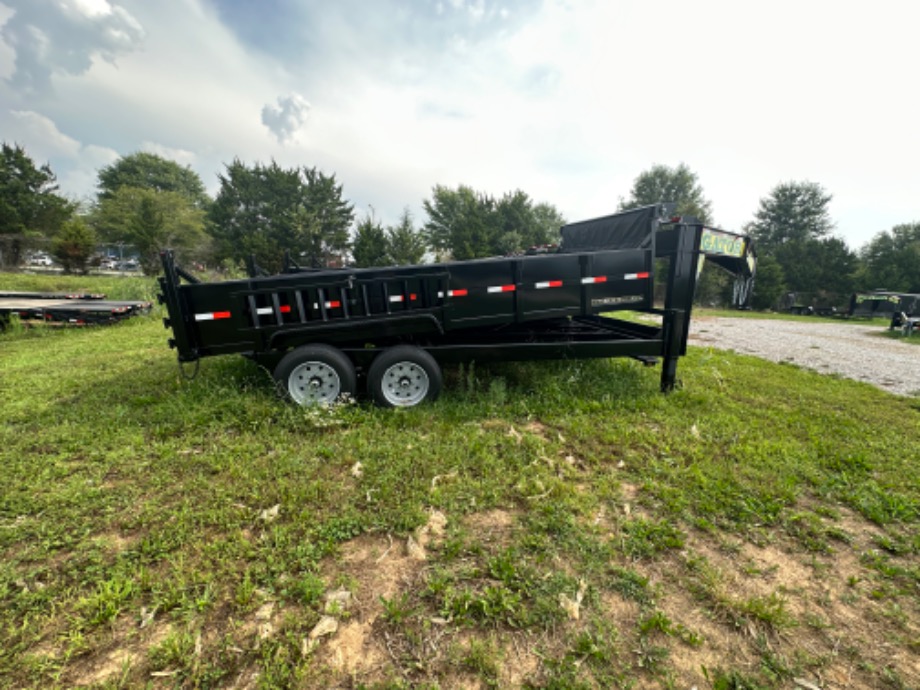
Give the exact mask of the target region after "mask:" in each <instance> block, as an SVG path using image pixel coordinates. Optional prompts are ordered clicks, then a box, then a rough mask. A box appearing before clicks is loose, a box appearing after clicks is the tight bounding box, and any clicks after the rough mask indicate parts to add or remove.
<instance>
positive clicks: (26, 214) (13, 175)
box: [0, 142, 76, 266]
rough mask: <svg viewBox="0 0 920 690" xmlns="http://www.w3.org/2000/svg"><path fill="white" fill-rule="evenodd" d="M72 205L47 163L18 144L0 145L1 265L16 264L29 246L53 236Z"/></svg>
mask: <svg viewBox="0 0 920 690" xmlns="http://www.w3.org/2000/svg"><path fill="white" fill-rule="evenodd" d="M75 209H76V204H74V203H73V202H71V201H68V200H67V199H65V198H64V197H62V196H60V195H59V194H58V187H57V178H56V177H55V175H54V173H53V172H52V171H51V167H50V166H49V165H47V164H46V165H43V166H40V167H39V166H36V165H35V163H34V162H33V160H32V159H31V158H30V157H29V156H28V154H27V153H26V151H25V149H24V148H22V147H21V146H19V145H18V144H16V145H10V144H7V143H6V142H4V143H3V144H2V146H0V266H17V265H18V264H19V263H20V262H21V261H22V257H23V252H24V251H25V250H26V249H27V248H28V247H29V246H31V245H32V244H34V243H35V242H36V241H37V240H38V239H39V238H41V237H51V236H53V235H54V234H55V233H56V232H57V231H58V230H59V229H60V228H61V226H62V224H63V223H64V222H65V221H66V220H67V219H69V218H70V217H71V216H72V215H73V213H74V211H75Z"/></svg>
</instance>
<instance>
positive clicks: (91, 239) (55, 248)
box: [51, 218, 96, 274]
mask: <svg viewBox="0 0 920 690" xmlns="http://www.w3.org/2000/svg"><path fill="white" fill-rule="evenodd" d="M95 251H96V233H95V232H94V231H93V229H92V228H91V227H90V226H89V225H88V224H87V223H86V221H85V220H83V219H82V218H72V219H71V220H67V221H64V224H63V225H62V226H61V229H60V230H58V233H57V235H56V236H55V237H54V241H53V242H52V245H51V254H52V255H53V256H54V258H55V259H56V260H57V262H58V263H59V264H60V265H61V267H62V268H63V269H64V273H83V274H85V273H87V272H88V271H89V265H90V259H91V257H92V256H93V253H94V252H95Z"/></svg>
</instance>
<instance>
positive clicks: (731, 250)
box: [700, 228, 745, 258]
mask: <svg viewBox="0 0 920 690" xmlns="http://www.w3.org/2000/svg"><path fill="white" fill-rule="evenodd" d="M700 249H701V250H702V251H703V252H704V253H706V254H721V255H723V256H737V257H739V258H740V257H743V256H744V249H745V247H744V238H743V237H737V236H735V235H727V234H725V233H722V232H717V231H716V230H710V229H709V228H703V237H702V238H701V240H700Z"/></svg>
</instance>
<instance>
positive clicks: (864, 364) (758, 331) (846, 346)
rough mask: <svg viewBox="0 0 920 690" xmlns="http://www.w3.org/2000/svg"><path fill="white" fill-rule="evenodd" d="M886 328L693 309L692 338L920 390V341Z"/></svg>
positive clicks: (901, 391)
mask: <svg viewBox="0 0 920 690" xmlns="http://www.w3.org/2000/svg"><path fill="white" fill-rule="evenodd" d="M883 330H884V326H880V325H877V324H873V325H869V324H866V325H864V326H863V325H859V324H852V323H839V324H838V323H827V322H819V321H816V322H815V323H807V322H803V321H782V320H774V319H762V320H761V319H746V318H745V319H732V318H722V317H711V316H710V317H706V316H703V317H701V316H697V315H694V316H693V318H692V319H691V322H690V344H691V345H701V346H704V347H716V348H720V349H723V350H734V351H735V352H739V353H743V354H747V355H754V356H756V357H763V358H764V359H768V360H770V361H773V362H790V363H793V364H796V365H798V366H801V367H805V368H808V369H814V370H815V371H817V372H820V373H822V374H828V373H836V374H839V375H840V376H845V377H846V378H850V379H854V380H856V381H865V382H866V383H871V384H872V385H874V386H877V387H879V388H881V389H882V390H885V391H888V392H889V393H894V394H895V395H920V347H918V346H917V345H908V344H907V343H901V342H898V341H897V340H890V339H888V338H884V337H879V336H878V334H879V333H881V332H882V331H883ZM911 337H912V338H914V339H918V338H920V334H914V335H913V336H911Z"/></svg>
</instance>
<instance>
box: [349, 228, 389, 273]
mask: <svg viewBox="0 0 920 690" xmlns="http://www.w3.org/2000/svg"><path fill="white" fill-rule="evenodd" d="M351 255H352V256H353V257H354V260H355V266H357V267H358V268H367V267H369V266H387V265H389V262H390V258H389V256H388V255H387V234H386V230H384V229H383V226H382V225H381V224H380V223H379V222H377V221H376V220H374V219H373V218H372V217H371V216H366V217H365V218H364V219H362V220H361V222H359V223H358V226H357V228H356V229H355V239H354V242H353V244H352V250H351Z"/></svg>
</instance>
